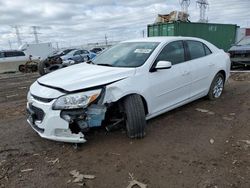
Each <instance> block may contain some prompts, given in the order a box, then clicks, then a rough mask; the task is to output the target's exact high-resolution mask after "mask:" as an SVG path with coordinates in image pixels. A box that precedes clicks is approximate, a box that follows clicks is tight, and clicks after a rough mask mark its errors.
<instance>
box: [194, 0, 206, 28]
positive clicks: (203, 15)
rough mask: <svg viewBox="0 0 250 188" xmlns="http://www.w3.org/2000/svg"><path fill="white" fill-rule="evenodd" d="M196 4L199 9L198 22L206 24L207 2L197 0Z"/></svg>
mask: <svg viewBox="0 0 250 188" xmlns="http://www.w3.org/2000/svg"><path fill="white" fill-rule="evenodd" d="M196 4H197V5H198V7H199V9H200V20H199V22H202V23H206V22H207V21H208V20H207V19H206V10H207V8H208V5H209V4H208V1H207V0H197V1H196Z"/></svg>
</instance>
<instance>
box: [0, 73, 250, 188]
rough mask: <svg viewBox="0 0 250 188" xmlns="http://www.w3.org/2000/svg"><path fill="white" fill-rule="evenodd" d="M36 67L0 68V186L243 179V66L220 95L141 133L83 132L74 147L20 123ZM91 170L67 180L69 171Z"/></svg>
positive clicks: (247, 138)
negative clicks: (6, 71)
mask: <svg viewBox="0 0 250 188" xmlns="http://www.w3.org/2000/svg"><path fill="white" fill-rule="evenodd" d="M37 77H38V75H37V74H13V75H1V76H0V88H1V89H0V106H1V108H0V128H1V130H0V139H1V140H0V187H22V188H23V187H27V188H32V187H55V188H57V187H58V188H59V187H60V188H62V187H92V188H99V187H101V188H105V187H106V188H120V187H121V188H122V187H124V188H126V187H127V186H128V184H129V181H131V176H133V178H134V179H135V180H138V181H139V182H142V183H144V184H147V187H149V188H158V187H159V188H175V187H176V188H179V187H187V188H196V187H197V188H212V187H214V188H221V187H222V188H224V187H225V188H227V187H234V188H249V187H250V73H234V74H233V75H232V76H231V79H230V80H229V83H227V85H226V88H225V92H224V94H223V96H222V97H221V98H220V99H219V100H217V101H214V102H211V101H208V100H206V99H200V100H198V101H195V102H193V103H191V104H188V105H185V106H183V107H181V108H178V109H176V110H174V111H171V112H169V113H166V114H164V115H161V116H160V117H157V118H155V119H153V120H150V121H148V127H147V136H146V137H145V138H144V139H142V140H130V139H128V138H127V137H126V134H125V132H124V131H122V130H119V131H115V132H110V133H107V132H105V130H104V129H100V130H96V131H94V132H90V133H89V134H88V135H87V139H88V142H87V143H85V144H83V145H81V146H80V147H78V148H77V149H75V148H74V147H73V145H72V144H63V143H58V142H53V141H48V140H45V139H42V138H40V137H39V136H38V135H37V134H36V133H35V132H34V131H33V130H32V129H31V128H30V127H29V125H28V124H27V123H26V117H25V113H26V112H25V106H26V104H25V103H26V93H27V90H28V88H29V86H30V84H31V83H32V82H33V81H34V80H35V79H36V78H37ZM72 170H77V171H79V172H80V173H81V174H89V175H95V179H91V180H88V179H84V181H83V182H81V183H74V182H72V180H74V178H73V177H72V176H71V175H70V174H69V172H70V171H72Z"/></svg>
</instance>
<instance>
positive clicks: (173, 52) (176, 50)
mask: <svg viewBox="0 0 250 188" xmlns="http://www.w3.org/2000/svg"><path fill="white" fill-rule="evenodd" d="M158 61H170V62H171V63H172V65H175V64H178V63H182V62H184V61H185V52H184V47H183V43H182V41H175V42H171V43H169V44H167V46H165V47H164V48H163V49H162V51H161V53H160V54H159V56H158V57H157V59H156V62H158Z"/></svg>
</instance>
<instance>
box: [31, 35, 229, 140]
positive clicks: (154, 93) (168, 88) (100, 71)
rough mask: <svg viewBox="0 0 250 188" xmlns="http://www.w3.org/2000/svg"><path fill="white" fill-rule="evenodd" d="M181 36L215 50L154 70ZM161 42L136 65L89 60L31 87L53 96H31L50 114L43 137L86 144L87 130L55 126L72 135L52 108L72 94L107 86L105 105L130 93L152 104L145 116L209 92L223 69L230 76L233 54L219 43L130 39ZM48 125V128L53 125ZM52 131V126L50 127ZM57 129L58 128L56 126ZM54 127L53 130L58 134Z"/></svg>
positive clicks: (55, 73)
mask: <svg viewBox="0 0 250 188" xmlns="http://www.w3.org/2000/svg"><path fill="white" fill-rule="evenodd" d="M177 40H195V41H200V42H203V43H204V44H206V45H207V46H208V47H209V48H210V50H211V51H212V54H211V55H207V56H205V57H202V58H198V59H195V60H190V61H186V62H184V63H180V64H176V65H173V66H172V67H171V68H170V69H164V70H157V71H156V72H150V71H149V70H150V68H151V66H152V64H153V62H154V61H155V59H156V57H157V55H158V54H159V53H160V51H161V50H162V49H163V47H164V46H166V45H167V44H168V43H169V42H172V41H177ZM147 41H148V42H160V44H159V45H158V47H157V48H156V49H155V50H154V52H153V53H152V54H151V55H150V57H149V58H148V59H147V61H146V62H145V63H144V64H143V65H142V66H140V67H137V68H118V67H105V66H98V65H89V64H86V63H82V64H77V65H73V66H70V67H67V68H64V69H61V70H58V71H56V72H53V73H50V74H48V75H45V76H43V77H41V78H39V79H38V81H37V82H35V83H34V84H33V85H32V86H31V88H30V93H31V94H32V95H34V96H38V97H41V98H51V99H53V100H52V101H50V102H49V103H44V102H40V101H37V100H36V99H35V98H33V97H32V96H31V95H29V96H28V104H30V103H32V104H34V105H35V106H36V107H38V108H41V109H43V111H45V112H46V115H45V117H46V118H45V120H44V121H43V122H41V123H40V124H38V125H37V126H38V127H39V128H42V129H44V130H45V132H44V133H39V132H38V133H39V134H40V136H42V137H45V138H48V139H52V140H57V141H64V142H75V143H83V142H85V139H84V137H83V135H82V134H73V133H72V134H71V135H72V137H70V134H69V135H67V136H63V135H59V136H58V135H55V130H57V129H60V128H61V129H64V131H65V132H66V133H69V132H68V131H69V125H68V122H66V121H65V120H63V119H62V118H61V117H60V111H59V110H52V104H53V103H54V101H55V100H56V98H58V97H59V96H62V95H65V94H67V92H75V91H80V90H86V89H92V88H96V87H100V86H101V87H105V94H104V96H103V99H102V105H104V104H109V103H113V102H117V101H118V100H120V99H122V98H123V97H125V96H127V95H131V94H138V95H140V96H142V98H143V99H144V100H145V102H146V105H147V110H148V114H147V116H146V119H151V118H153V117H155V116H157V115H159V114H162V113H164V112H167V111H169V110H172V109H174V108H176V107H179V106H181V105H184V104H186V103H188V102H191V101H193V100H196V99H198V98H201V97H204V96H206V95H207V94H208V91H209V88H210V85H211V83H212V80H213V79H214V77H215V75H216V74H217V73H218V72H219V71H223V72H224V73H225V77H226V78H225V79H226V80H227V79H228V78H229V74H230V58H229V56H228V55H227V54H226V53H225V52H224V51H222V50H219V49H218V48H216V47H215V46H214V45H212V44H210V43H208V42H206V41H204V40H202V39H197V38H190V37H152V38H146V39H137V40H130V41H126V42H147ZM48 127H49V128H48ZM47 129H49V130H48V131H47ZM52 129H53V130H52ZM53 131H54V133H53Z"/></svg>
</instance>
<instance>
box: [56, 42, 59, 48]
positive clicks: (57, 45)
mask: <svg viewBox="0 0 250 188" xmlns="http://www.w3.org/2000/svg"><path fill="white" fill-rule="evenodd" d="M56 49H57V50H59V44H58V42H56Z"/></svg>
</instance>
